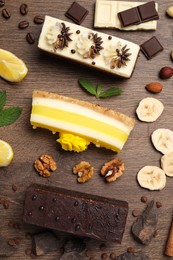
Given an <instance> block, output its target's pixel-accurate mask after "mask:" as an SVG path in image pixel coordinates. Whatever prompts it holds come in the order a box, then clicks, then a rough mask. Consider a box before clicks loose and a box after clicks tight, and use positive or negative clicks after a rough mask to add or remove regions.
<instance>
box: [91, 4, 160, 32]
mask: <svg viewBox="0 0 173 260" xmlns="http://www.w3.org/2000/svg"><path fill="white" fill-rule="evenodd" d="M142 4H145V2H133V1H131V2H130V1H106V0H96V4H95V20H94V27H95V28H116V29H119V30H125V31H134V30H156V29H157V20H152V21H149V22H145V23H141V24H138V25H131V26H127V27H123V26H122V25H121V22H120V20H119V18H118V13H119V12H122V11H125V10H127V9H130V8H133V7H136V6H139V5H142ZM155 6H156V10H157V11H158V4H157V3H155Z"/></svg>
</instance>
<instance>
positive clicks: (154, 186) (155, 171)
mask: <svg viewBox="0 0 173 260" xmlns="http://www.w3.org/2000/svg"><path fill="white" fill-rule="evenodd" d="M137 180H138V183H139V185H140V186H141V187H143V188H145V189H149V190H162V189H163V188H164V187H165V185H166V175H165V173H164V171H163V170H162V169H160V168H159V167H157V166H145V167H143V168H142V169H141V170H140V171H139V172H138V174H137Z"/></svg>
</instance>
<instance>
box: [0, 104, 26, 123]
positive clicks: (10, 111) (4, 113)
mask: <svg viewBox="0 0 173 260" xmlns="http://www.w3.org/2000/svg"><path fill="white" fill-rule="evenodd" d="M21 113H22V109H21V108H20V107H9V108H7V109H4V110H1V111H0V127H1V126H6V125H10V124H12V123H14V122H15V121H16V120H17V119H18V118H19V117H20V115H21Z"/></svg>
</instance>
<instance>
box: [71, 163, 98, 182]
mask: <svg viewBox="0 0 173 260" xmlns="http://www.w3.org/2000/svg"><path fill="white" fill-rule="evenodd" d="M73 174H77V175H78V178H77V181H78V182H79V183H84V182H86V181H88V180H89V179H91V178H92V177H93V174H94V167H92V166H91V165H90V164H89V163H88V162H86V161H81V162H80V163H78V164H77V165H76V166H75V167H73Z"/></svg>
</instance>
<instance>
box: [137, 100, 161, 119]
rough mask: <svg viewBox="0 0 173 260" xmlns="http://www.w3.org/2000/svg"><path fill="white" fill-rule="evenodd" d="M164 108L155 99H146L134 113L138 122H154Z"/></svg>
mask: <svg viewBox="0 0 173 260" xmlns="http://www.w3.org/2000/svg"><path fill="white" fill-rule="evenodd" d="M163 110H164V106H163V104H162V102H160V101H159V100H158V99H156V98H152V97H147V98H144V99H142V100H141V101H140V103H139V105H138V107H137V109H136V113H137V116H138V118H139V120H141V121H144V122H154V121H156V120H157V119H158V118H159V116H160V115H161V114H162V112H163Z"/></svg>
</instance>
